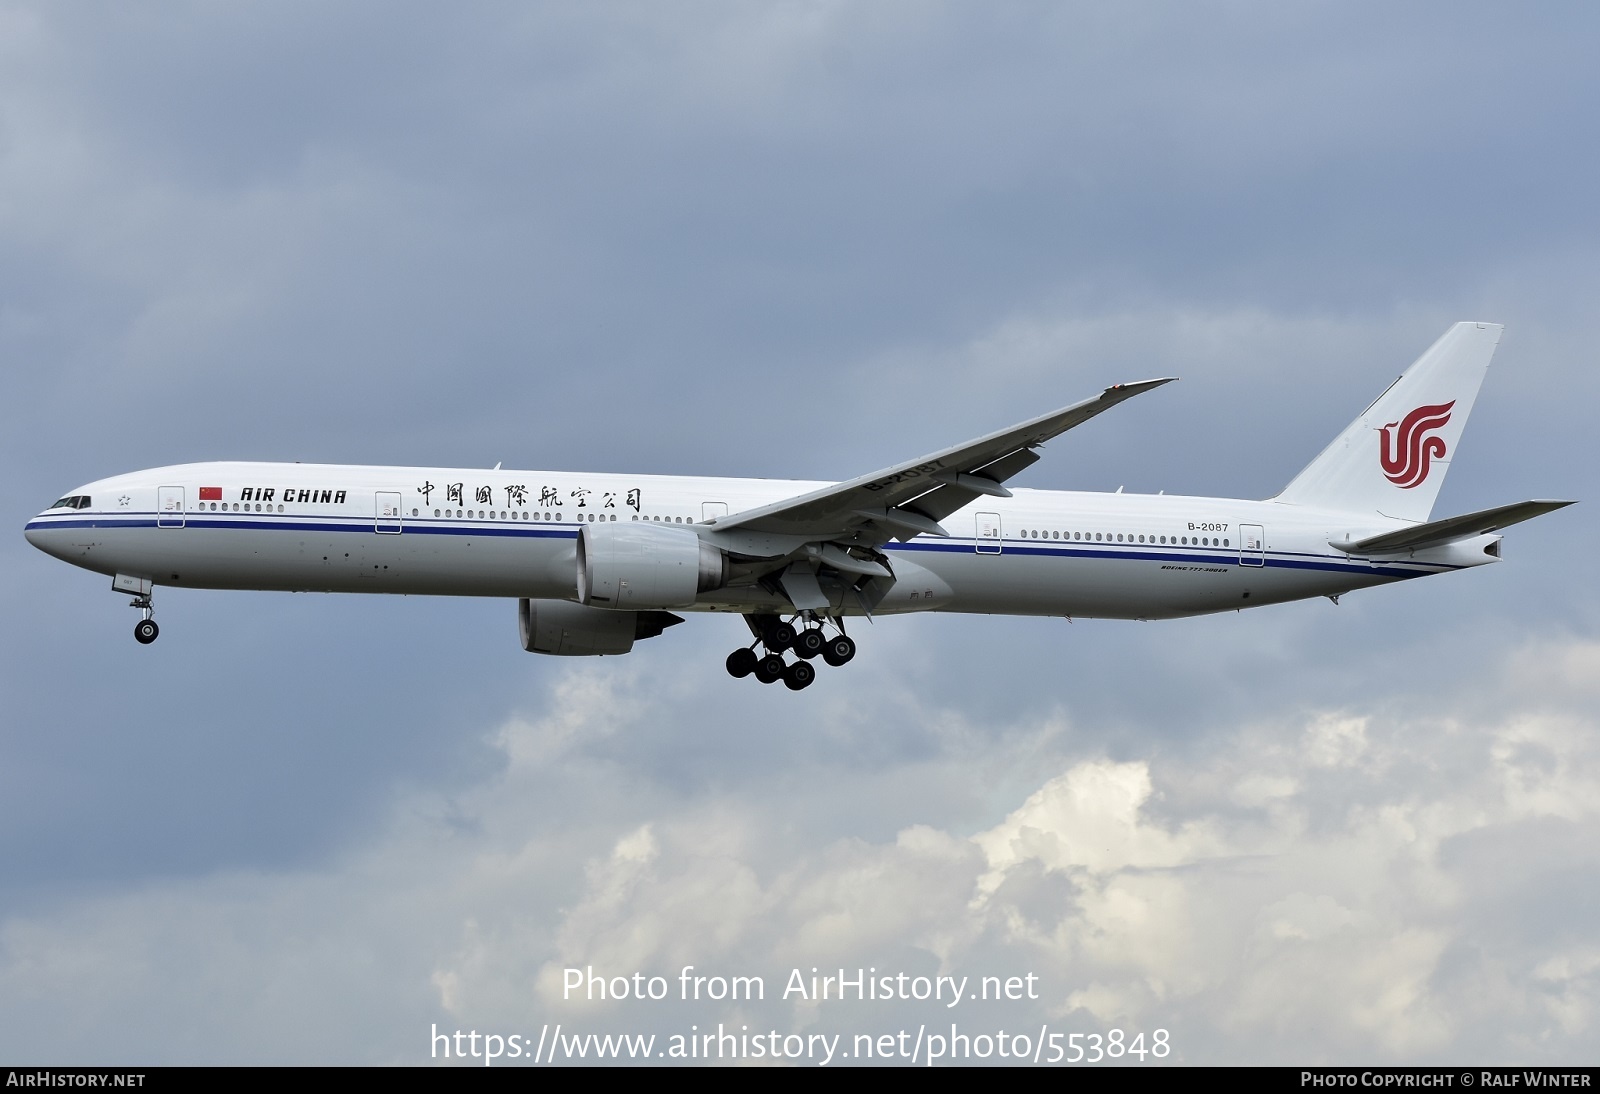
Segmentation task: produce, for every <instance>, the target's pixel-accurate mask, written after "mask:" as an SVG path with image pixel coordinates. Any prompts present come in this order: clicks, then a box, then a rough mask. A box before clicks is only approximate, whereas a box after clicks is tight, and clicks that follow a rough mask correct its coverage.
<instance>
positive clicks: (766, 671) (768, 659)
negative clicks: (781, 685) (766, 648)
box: [756, 653, 785, 684]
mask: <svg viewBox="0 0 1600 1094" xmlns="http://www.w3.org/2000/svg"><path fill="white" fill-rule="evenodd" d="M784 667H785V666H784V663H783V658H781V657H779V656H778V655H777V654H775V653H769V654H767V655H766V656H765V657H763V658H762V659H761V660H760V661H757V662H756V679H757V680H760V681H761V682H762V683H763V684H776V683H777V682H778V681H779V680H781V679H783V670H784Z"/></svg>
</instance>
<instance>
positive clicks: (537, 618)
mask: <svg viewBox="0 0 1600 1094" xmlns="http://www.w3.org/2000/svg"><path fill="white" fill-rule="evenodd" d="M682 622H683V619H682V618H681V617H679V616H676V615H673V614H672V613H671V612H612V611H607V610H606V609H604V608H586V607H584V606H583V605H582V604H573V603H571V602H569V601H566V600H528V599H526V598H524V599H522V600H519V601H517V629H518V630H519V631H521V632H522V648H523V649H525V650H527V651H528V652H529V653H552V654H559V655H562V656H566V657H599V656H604V655H605V654H616V653H627V652H628V651H629V650H631V649H633V644H634V643H635V642H637V641H638V640H639V639H641V638H654V637H655V636H656V635H658V634H660V633H661V632H662V631H664V630H666V629H667V628H668V627H670V626H673V625H674V624H677V623H682Z"/></svg>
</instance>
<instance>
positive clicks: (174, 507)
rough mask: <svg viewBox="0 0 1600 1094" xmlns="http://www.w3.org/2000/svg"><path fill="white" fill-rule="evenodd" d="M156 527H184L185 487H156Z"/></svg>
mask: <svg viewBox="0 0 1600 1094" xmlns="http://www.w3.org/2000/svg"><path fill="white" fill-rule="evenodd" d="M156 527H157V528H182V527H183V487H181V486H158V487H156Z"/></svg>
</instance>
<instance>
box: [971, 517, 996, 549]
mask: <svg viewBox="0 0 1600 1094" xmlns="http://www.w3.org/2000/svg"><path fill="white" fill-rule="evenodd" d="M977 520H978V538H977V541H976V547H977V551H978V553H979V554H980V555H997V554H999V553H1000V543H1001V539H1000V514H999V513H979V514H978V515H977Z"/></svg>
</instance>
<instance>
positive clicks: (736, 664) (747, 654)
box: [728, 649, 761, 680]
mask: <svg viewBox="0 0 1600 1094" xmlns="http://www.w3.org/2000/svg"><path fill="white" fill-rule="evenodd" d="M760 660H761V658H759V657H757V656H756V651H755V650H751V649H737V650H734V651H733V652H732V653H730V654H728V675H729V676H731V677H733V678H734V679H735V680H742V679H744V678H745V677H746V676H749V675H750V674H751V673H752V672H755V671H756V665H757V664H758V663H759V662H760Z"/></svg>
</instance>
